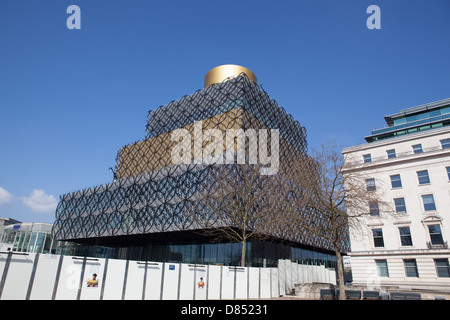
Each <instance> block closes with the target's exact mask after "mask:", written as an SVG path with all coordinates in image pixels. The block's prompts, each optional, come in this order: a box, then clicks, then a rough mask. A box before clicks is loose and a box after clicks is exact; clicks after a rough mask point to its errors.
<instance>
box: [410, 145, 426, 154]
mask: <svg viewBox="0 0 450 320" xmlns="http://www.w3.org/2000/svg"><path fill="white" fill-rule="evenodd" d="M412 148H413V152H414V153H422V152H423V150H422V145H421V144H416V145H413V146H412Z"/></svg>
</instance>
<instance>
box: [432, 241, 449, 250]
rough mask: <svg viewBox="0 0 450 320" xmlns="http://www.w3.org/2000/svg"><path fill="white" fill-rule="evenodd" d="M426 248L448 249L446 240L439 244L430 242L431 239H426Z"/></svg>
mask: <svg viewBox="0 0 450 320" xmlns="http://www.w3.org/2000/svg"><path fill="white" fill-rule="evenodd" d="M427 247H428V249H448V243H447V241H444V242H443V243H441V244H432V243H431V241H427Z"/></svg>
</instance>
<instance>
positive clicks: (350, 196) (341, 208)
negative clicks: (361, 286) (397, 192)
mask: <svg viewBox="0 0 450 320" xmlns="http://www.w3.org/2000/svg"><path fill="white" fill-rule="evenodd" d="M305 157H306V156H305ZM344 165H345V164H344V159H343V156H342V154H341V152H340V149H338V148H337V147H336V146H332V145H331V146H330V145H322V147H321V150H319V151H314V152H313V156H312V157H311V158H308V159H306V160H305V159H304V160H303V161H298V162H297V163H295V164H292V176H291V177H290V178H291V181H295V182H296V183H293V184H284V185H283V192H282V194H283V200H281V201H282V202H283V203H284V204H285V205H284V206H283V209H284V210H283V213H284V214H283V215H284V219H286V221H288V222H289V224H286V226H290V227H291V228H293V229H294V231H295V230H296V229H297V230H303V231H306V232H307V233H308V234H309V235H310V236H311V237H317V238H319V239H323V240H326V241H327V242H328V243H331V245H332V248H333V250H334V252H335V254H336V260H337V272H338V279H339V283H338V286H339V290H340V294H339V299H342V300H345V290H344V268H343V263H342V259H341V258H342V252H344V251H345V250H346V249H349V227H350V226H356V225H358V224H361V221H362V220H361V218H362V217H364V216H368V215H370V214H371V213H372V214H373V213H374V210H375V209H376V210H379V207H383V208H385V207H387V206H388V204H385V203H383V202H382V200H381V199H382V197H381V194H380V193H379V192H376V191H375V190H371V188H370V187H369V188H368V187H367V185H366V181H365V180H366V177H364V176H363V175H362V174H361V173H358V172H357V171H354V172H352V171H345V168H344ZM369 186H370V184H369Z"/></svg>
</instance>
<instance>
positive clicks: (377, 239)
mask: <svg viewBox="0 0 450 320" xmlns="http://www.w3.org/2000/svg"><path fill="white" fill-rule="evenodd" d="M372 234H373V245H374V246H375V247H377V248H378V247H384V240H383V230H382V229H372Z"/></svg>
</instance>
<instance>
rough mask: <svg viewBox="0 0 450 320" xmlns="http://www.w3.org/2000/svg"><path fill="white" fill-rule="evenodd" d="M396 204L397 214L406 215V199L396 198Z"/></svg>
mask: <svg viewBox="0 0 450 320" xmlns="http://www.w3.org/2000/svg"><path fill="white" fill-rule="evenodd" d="M394 204H395V212H397V213H406V203H405V198H395V199H394Z"/></svg>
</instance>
